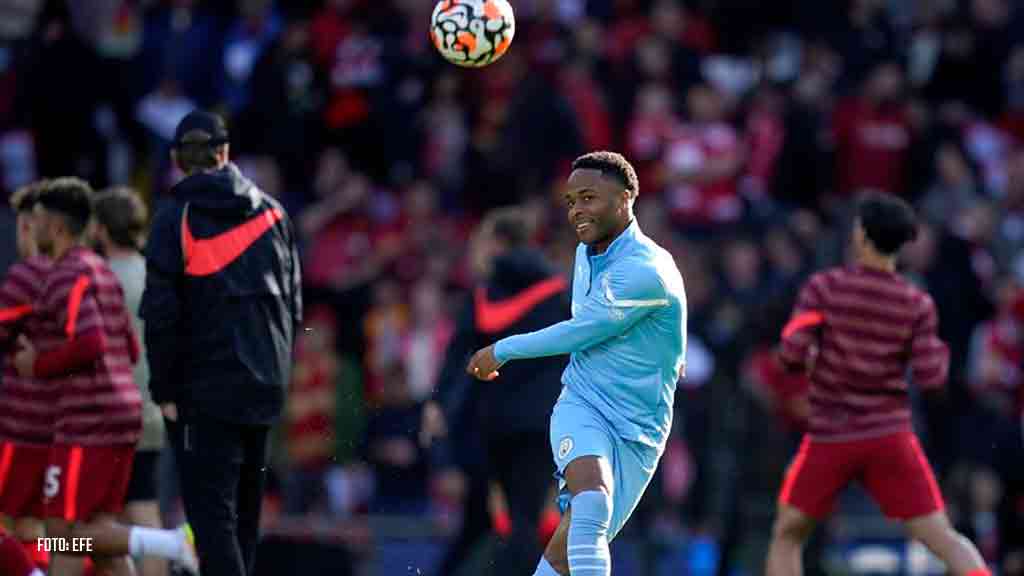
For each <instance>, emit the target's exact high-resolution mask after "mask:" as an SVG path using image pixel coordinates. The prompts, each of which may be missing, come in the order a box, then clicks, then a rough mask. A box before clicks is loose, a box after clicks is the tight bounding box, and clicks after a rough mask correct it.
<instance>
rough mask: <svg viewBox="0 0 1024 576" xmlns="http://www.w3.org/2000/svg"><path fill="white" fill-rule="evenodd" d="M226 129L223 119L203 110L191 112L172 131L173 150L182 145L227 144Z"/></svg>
mask: <svg viewBox="0 0 1024 576" xmlns="http://www.w3.org/2000/svg"><path fill="white" fill-rule="evenodd" d="M227 142H228V129H227V126H225V125H224V119H223V118H221V117H220V116H218V115H217V114H213V113H212V112H206V111H204V110H193V111H192V112H189V113H188V115H187V116H185V117H184V118H183V119H182V120H181V122H179V123H178V127H177V128H176V129H175V130H174V142H173V145H174V147H175V148H177V147H179V146H181V145H183V144H209V145H211V146H218V145H220V144H227Z"/></svg>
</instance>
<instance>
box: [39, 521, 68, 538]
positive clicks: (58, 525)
mask: <svg viewBox="0 0 1024 576" xmlns="http://www.w3.org/2000/svg"><path fill="white" fill-rule="evenodd" d="M72 527H73V525H72V524H71V523H70V522H68V521H67V520H61V519H60V518H47V520H46V536H47V537H48V538H71V530H72Z"/></svg>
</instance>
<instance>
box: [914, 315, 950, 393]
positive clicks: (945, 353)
mask: <svg viewBox="0 0 1024 576" xmlns="http://www.w3.org/2000/svg"><path fill="white" fill-rule="evenodd" d="M910 373H911V376H912V377H913V381H914V385H916V386H919V387H920V388H922V389H925V390H928V389H936V388H941V387H942V386H943V385H944V384H945V383H946V377H947V376H948V375H949V347H948V346H946V343H945V342H943V341H942V340H941V339H940V338H939V315H938V313H937V312H936V311H935V303H934V302H933V301H932V299H931V297H930V296H928V295H925V296H924V299H923V300H922V302H921V312H920V314H919V315H918V318H917V321H916V322H915V323H914V329H913V333H912V336H911V342H910Z"/></svg>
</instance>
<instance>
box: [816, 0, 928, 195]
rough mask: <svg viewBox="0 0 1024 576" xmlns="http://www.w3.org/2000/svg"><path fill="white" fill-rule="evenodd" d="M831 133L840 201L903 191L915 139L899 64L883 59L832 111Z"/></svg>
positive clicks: (904, 190) (901, 192)
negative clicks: (869, 191) (869, 193)
mask: <svg viewBox="0 0 1024 576" xmlns="http://www.w3.org/2000/svg"><path fill="white" fill-rule="evenodd" d="M862 1H865V0H862ZM832 130H833V137H834V138H835V147H836V173H837V180H836V192H837V193H838V194H839V195H840V196H841V197H845V196H850V195H851V194H855V193H858V192H859V191H861V190H863V189H874V190H881V191H883V192H891V193H893V194H903V193H905V192H906V191H907V190H906V179H907V172H906V170H907V151H908V150H909V149H910V144H911V140H912V138H913V136H914V135H913V132H912V127H911V124H910V118H909V116H908V112H907V107H906V103H905V101H904V94H903V71H902V70H901V69H900V66H899V64H898V63H896V62H894V61H891V60H887V61H884V62H882V63H880V64H878V65H877V66H875V67H873V68H872V69H871V73H870V74H869V75H868V76H867V78H866V79H865V81H864V84H863V86H862V88H861V90H860V92H859V94H858V95H856V96H854V97H852V98H849V99H847V100H845V101H843V102H841V103H840V104H839V106H838V107H837V108H836V111H835V114H834V116H833V119H832Z"/></svg>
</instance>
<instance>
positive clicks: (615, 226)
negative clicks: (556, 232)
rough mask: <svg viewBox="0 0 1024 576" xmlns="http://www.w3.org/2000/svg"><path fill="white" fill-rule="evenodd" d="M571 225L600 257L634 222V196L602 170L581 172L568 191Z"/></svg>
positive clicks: (566, 198)
mask: <svg viewBox="0 0 1024 576" xmlns="http://www.w3.org/2000/svg"><path fill="white" fill-rule="evenodd" d="M565 203H566V208H567V209H568V217H569V225H571V226H572V227H573V230H575V231H576V236H577V237H578V238H579V240H580V242H583V243H584V244H586V245H588V246H591V247H593V248H594V251H595V252H597V253H598V254H600V253H601V252H604V250H605V248H607V247H608V245H609V244H611V243H612V240H614V239H615V238H616V237H617V236H618V235H619V234H621V233H622V231H623V230H625V229H626V227H627V226H629V223H630V221H631V220H632V218H633V216H632V203H633V193H631V192H630V191H628V190H626V188H625V187H624V186H623V185H622V183H621V182H618V181H616V180H615V178H613V177H608V176H605V175H603V174H602V173H601V171H600V170H594V169H578V170H574V171H573V173H572V174H570V175H569V181H568V184H567V186H566V190H565Z"/></svg>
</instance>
